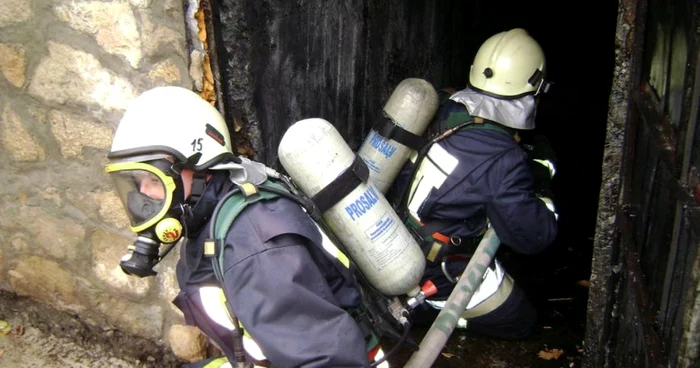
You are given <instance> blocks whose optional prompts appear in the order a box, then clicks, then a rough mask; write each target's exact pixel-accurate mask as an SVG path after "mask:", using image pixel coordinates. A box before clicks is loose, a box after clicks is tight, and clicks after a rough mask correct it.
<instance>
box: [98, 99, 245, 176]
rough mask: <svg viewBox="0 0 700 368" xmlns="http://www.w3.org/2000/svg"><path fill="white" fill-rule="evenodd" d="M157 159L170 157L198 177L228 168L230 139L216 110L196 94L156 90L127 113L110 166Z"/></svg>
mask: <svg viewBox="0 0 700 368" xmlns="http://www.w3.org/2000/svg"><path fill="white" fill-rule="evenodd" d="M155 153H160V154H163V153H165V154H169V155H172V156H173V157H174V159H175V161H176V162H181V163H184V162H187V163H188V164H189V165H190V168H191V169H193V170H195V171H201V170H204V169H212V168H213V169H215V168H216V164H219V163H224V162H230V161H232V160H234V158H235V156H234V154H233V153H232V151H231V137H230V136H229V131H228V128H227V127H226V123H225V122H224V119H223V118H222V116H221V114H220V113H219V111H218V110H216V108H214V106H212V105H211V104H210V103H208V102H207V101H205V100H204V99H203V98H201V97H200V96H199V95H197V94H196V93H194V92H193V91H191V90H189V89H186V88H182V87H176V86H166V87H156V88H153V89H150V90H148V91H146V92H144V93H143V94H141V95H140V96H138V97H137V98H136V99H135V100H134V101H133V102H132V103H131V104H130V105H129V107H128V109H127V110H126V112H125V113H124V116H123V117H122V119H121V121H120V122H119V127H118V128H117V131H116V132H115V134H114V139H113V141H112V148H111V150H110V151H109V154H108V155H107V158H109V159H110V160H112V161H115V160H120V161H121V160H123V159H125V158H130V157H134V156H144V155H151V154H155Z"/></svg>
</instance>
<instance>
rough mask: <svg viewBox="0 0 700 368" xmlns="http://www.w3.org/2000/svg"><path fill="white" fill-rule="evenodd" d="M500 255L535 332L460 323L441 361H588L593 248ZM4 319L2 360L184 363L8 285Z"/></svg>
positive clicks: (402, 356) (120, 366)
mask: <svg viewBox="0 0 700 368" xmlns="http://www.w3.org/2000/svg"><path fill="white" fill-rule="evenodd" d="M586 258H587V259H586ZM499 259H501V260H502V261H503V263H504V265H505V266H506V267H508V270H509V272H510V273H511V274H512V275H513V277H514V279H515V280H516V282H518V283H519V284H520V285H521V286H522V287H523V288H524V289H525V290H526V292H527V293H528V294H529V295H530V296H531V299H532V300H533V302H534V303H535V305H536V306H537V308H538V311H539V313H540V319H539V322H538V324H537V327H536V329H535V331H534V333H533V334H532V336H530V337H529V338H528V339H525V340H522V341H517V342H513V341H502V340H496V339H490V338H485V337H481V336H476V335H473V334H470V333H469V332H468V331H464V330H457V331H455V333H453V335H452V336H451V338H450V341H449V342H448V345H447V346H446V347H445V349H444V350H443V351H442V354H441V355H440V356H439V357H438V360H437V361H436V362H435V365H434V367H436V368H453V367H460V368H461V367H508V368H511V367H543V368H550V367H551V368H554V367H557V368H558V367H580V366H581V351H582V341H583V331H584V326H585V306H586V300H587V288H586V277H587V276H586V275H587V270H586V264H587V263H589V262H590V256H588V255H586V254H581V253H580V252H579V251H578V250H577V249H576V247H566V248H562V247H556V248H555V249H554V250H552V251H550V252H549V253H545V254H544V255H538V256H530V257H525V256H517V255H514V254H509V253H507V252H504V253H502V254H501V253H499ZM509 266H510V267H509ZM0 321H7V322H8V323H9V324H10V326H11V328H12V330H11V332H10V333H9V334H7V335H5V336H2V333H0V367H1V368H15V367H18V368H19V367H44V368H59V367H61V368H65V367H70V368H88V367H89V368H93V367H116V368H142V367H148V368H150V367H178V366H179V365H180V363H179V362H178V361H177V360H176V359H175V358H174V357H173V356H172V355H170V354H169V352H168V350H167V349H165V348H163V347H158V346H154V345H153V344H152V343H149V342H147V341H143V340H139V339H138V338H134V337H129V336H124V335H122V334H119V333H118V332H116V331H101V330H96V329H94V328H91V327H89V326H86V325H85V324H83V323H82V322H81V321H80V320H79V319H77V318H76V317H75V316H71V315H67V314H63V313H57V312H55V311H52V310H51V309H48V308H46V307H43V306H41V305H37V304H36V303H33V302H31V301H28V300H26V299H24V298H19V297H16V296H14V295H12V294H9V293H6V292H2V291H0ZM426 331H427V327H426V328H414V329H413V332H412V337H413V339H414V341H416V342H420V340H421V337H422V336H423V335H424V334H425V332H426ZM386 347H387V348H389V347H390V346H386ZM411 354H412V350H411V349H410V348H408V347H406V346H403V347H402V348H401V349H400V350H399V352H398V353H397V355H396V356H395V357H394V358H393V359H391V362H392V366H393V367H401V366H402V365H403V364H404V363H405V362H406V361H407V360H408V359H409V358H410V356H411Z"/></svg>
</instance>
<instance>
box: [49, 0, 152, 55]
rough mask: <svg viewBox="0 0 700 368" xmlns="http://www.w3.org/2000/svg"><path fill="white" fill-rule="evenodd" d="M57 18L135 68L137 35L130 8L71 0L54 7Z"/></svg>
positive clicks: (116, 3)
mask: <svg viewBox="0 0 700 368" xmlns="http://www.w3.org/2000/svg"><path fill="white" fill-rule="evenodd" d="M54 12H55V13H56V16H57V17H58V19H60V20H62V21H64V22H66V23H68V25H69V26H70V27H71V28H73V29H76V30H78V31H80V32H84V33H87V34H90V35H93V36H94V37H95V40H96V41H97V43H98V44H99V45H100V46H101V47H102V48H103V49H104V50H105V51H107V52H108V53H110V54H114V55H119V56H122V57H124V58H125V59H126V60H127V61H128V62H129V64H130V65H131V66H132V67H134V68H136V67H137V66H138V64H139V62H140V61H141V57H142V55H141V38H140V36H139V32H138V27H137V21H136V18H135V17H134V13H133V12H132V11H131V7H130V6H129V4H128V3H125V2H121V1H119V2H116V1H114V2H99V1H71V2H69V3H67V4H62V5H59V6H57V7H55V8H54Z"/></svg>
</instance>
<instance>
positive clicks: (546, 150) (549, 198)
mask: <svg viewBox="0 0 700 368" xmlns="http://www.w3.org/2000/svg"><path fill="white" fill-rule="evenodd" d="M523 148H524V149H525V151H526V152H527V154H528V158H529V160H528V163H529V164H530V170H531V171H532V175H533V177H534V179H535V184H534V190H535V195H536V196H537V197H539V198H540V199H541V200H542V201H543V202H544V203H545V205H546V206H547V208H548V209H549V210H550V211H552V212H553V213H554V216H555V217H557V218H558V217H559V215H558V214H557V212H556V210H555V208H554V201H553V199H554V193H553V192H552V178H553V177H554V174H556V162H557V156H556V154H555V153H554V150H553V149H552V146H551V145H550V144H549V140H548V139H547V138H546V137H545V136H542V135H537V136H534V137H533V139H532V142H531V144H523Z"/></svg>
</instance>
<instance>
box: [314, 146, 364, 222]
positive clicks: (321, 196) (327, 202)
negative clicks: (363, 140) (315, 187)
mask: <svg viewBox="0 0 700 368" xmlns="http://www.w3.org/2000/svg"><path fill="white" fill-rule="evenodd" d="M367 179H369V168H368V167H367V164H365V162H364V161H363V160H362V159H361V158H360V156H358V155H355V160H353V162H352V165H350V167H348V168H347V169H345V171H343V172H342V173H341V174H340V175H338V177H337V178H335V179H333V181H332V182H330V183H329V184H328V185H326V187H325V188H323V189H321V190H320V191H319V192H318V193H316V194H315V195H314V196H313V197H311V201H313V202H314V203H315V204H316V207H317V208H318V209H319V210H320V211H321V213H324V212H326V211H327V210H328V209H329V208H331V207H333V206H335V204H336V203H338V202H339V201H340V200H341V199H343V198H345V196H347V195H348V194H350V192H352V191H353V190H354V189H355V188H357V186H358V185H360V183H366V182H367Z"/></svg>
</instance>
